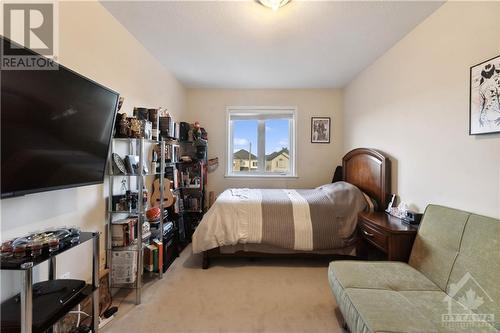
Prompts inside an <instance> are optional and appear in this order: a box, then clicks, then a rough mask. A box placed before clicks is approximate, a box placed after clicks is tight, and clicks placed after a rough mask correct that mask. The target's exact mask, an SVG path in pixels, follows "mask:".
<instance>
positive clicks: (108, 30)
mask: <svg viewBox="0 0 500 333" xmlns="http://www.w3.org/2000/svg"><path fill="white" fill-rule="evenodd" d="M59 21H60V25H59V32H60V34H59V48H60V50H59V51H60V52H59V53H60V58H59V59H60V62H61V63H62V64H64V65H65V66H67V67H69V68H71V69H73V70H76V71H77V72H79V73H81V74H83V75H85V76H87V77H89V78H91V79H93V80H95V81H97V82H99V83H101V84H103V85H105V86H108V87H110V88H112V89H113V90H115V91H118V92H119V93H120V94H121V95H122V96H124V97H125V103H124V105H123V108H122V111H127V112H130V113H131V112H132V108H133V106H136V105H141V106H148V107H157V106H166V107H168V109H169V111H170V112H172V113H173V114H174V115H175V116H176V117H182V115H183V113H184V110H185V99H186V95H185V90H184V87H183V86H182V85H181V84H180V83H179V82H178V81H177V80H176V79H175V78H174V77H173V76H172V74H171V73H170V72H168V71H167V70H165V69H164V68H163V67H162V66H161V65H160V64H159V62H158V61H157V60H156V59H154V58H153V57H152V56H151V55H150V54H149V53H148V52H147V51H146V50H145V49H144V47H143V46H142V45H141V44H140V43H139V42H138V41H137V40H136V39H135V38H134V37H133V36H132V35H131V34H130V33H129V32H128V31H127V30H126V29H125V28H124V27H123V26H122V25H121V24H120V23H119V22H118V21H116V19H115V18H114V17H113V16H112V15H110V14H109V13H108V11H107V10H106V9H104V7H103V6H102V5H101V4H100V3H98V2H61V3H60V7H59ZM106 189H107V185H106V184H104V185H96V186H85V187H80V188H74V189H66V190H59V191H52V192H46V193H40V194H33V195H28V196H24V197H19V198H13V199H5V200H2V201H0V204H1V238H2V239H8V238H9V237H14V236H17V235H22V234H23V233H26V232H29V231H34V230H40V229H43V228H46V227H49V226H64V225H68V226H70V225H76V226H78V227H80V228H82V229H83V230H99V231H101V232H102V231H103V230H104V223H105V218H106V214H105V210H106V207H105V197H106V196H107V194H106ZM103 239H104V237H102V238H101V240H103ZM89 253H92V252H91V247H90V246H81V248H77V249H74V250H73V251H70V252H69V254H64V255H62V256H61V257H60V258H61V259H60V260H59V262H58V274H59V275H61V274H63V273H65V272H71V278H81V279H89V278H90V277H91V266H90V265H91V261H90V260H91V259H90V258H89V256H88V254H89ZM101 257H104V243H103V242H101ZM84 258H85V259H84ZM46 272H47V268H46V267H42V268H41V269H40V270H37V271H36V274H35V278H36V279H46ZM18 279H19V275H17V274H16V273H11V272H4V271H3V272H2V275H1V292H2V294H1V297H2V299H5V298H6V297H8V296H10V295H12V294H14V293H15V292H16V290H18V287H19V282H18V281H17V280H18Z"/></svg>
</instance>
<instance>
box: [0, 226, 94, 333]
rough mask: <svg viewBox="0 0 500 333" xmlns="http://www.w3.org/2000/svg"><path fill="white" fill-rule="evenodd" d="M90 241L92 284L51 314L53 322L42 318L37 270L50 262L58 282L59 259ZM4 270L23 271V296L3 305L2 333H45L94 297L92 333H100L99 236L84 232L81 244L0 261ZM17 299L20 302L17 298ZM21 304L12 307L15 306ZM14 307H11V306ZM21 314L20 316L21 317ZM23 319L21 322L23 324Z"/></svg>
mask: <svg viewBox="0 0 500 333" xmlns="http://www.w3.org/2000/svg"><path fill="white" fill-rule="evenodd" d="M87 241H92V244H93V251H92V252H93V255H92V283H91V284H87V285H85V287H83V288H82V289H81V290H78V291H77V292H75V294H74V295H72V297H71V298H70V299H68V301H66V303H65V304H63V305H61V306H60V308H59V309H58V310H57V312H56V313H53V314H51V315H50V316H49V317H50V318H40V315H39V314H40V312H41V311H39V310H38V308H36V307H37V306H38V305H36V304H34V303H33V268H34V267H35V266H37V265H39V264H41V263H44V262H47V261H48V262H49V274H48V275H49V280H56V267H57V260H56V257H57V256H58V255H59V254H61V253H63V252H66V251H69V250H71V249H73V248H74V247H77V246H79V245H80V244H83V243H85V242H87ZM0 268H1V269H2V270H14V271H20V272H21V274H22V279H21V280H22V289H21V294H20V295H19V296H15V297H13V298H11V299H9V300H6V301H5V302H3V303H2V306H1V312H2V316H1V328H0V330H1V331H2V332H4V330H5V332H9V331H19V329H20V331H21V333H32V332H43V331H45V330H47V329H49V328H50V327H51V326H52V325H54V324H55V323H56V322H57V321H59V319H61V318H62V317H63V316H64V315H66V314H67V313H68V312H69V311H71V310H72V309H73V308H74V307H75V306H76V305H78V304H79V303H80V302H82V301H83V300H84V299H85V298H87V297H89V296H91V297H92V324H91V328H92V332H94V333H95V332H97V331H98V328H99V233H98V232H81V233H80V241H79V242H78V243H75V244H73V245H68V246H66V247H65V248H62V249H60V250H58V251H55V252H52V253H47V254H45V253H44V254H42V255H40V256H38V257H35V258H32V257H25V258H20V259H17V258H2V259H1V261H0ZM17 297H19V298H18V299H17V302H16V298H17ZM11 303H12V304H16V305H17V304H19V305H20V309H19V307H18V306H12V304H11ZM9 305H10V306H9ZM19 312H20V313H19ZM19 318H20V320H19Z"/></svg>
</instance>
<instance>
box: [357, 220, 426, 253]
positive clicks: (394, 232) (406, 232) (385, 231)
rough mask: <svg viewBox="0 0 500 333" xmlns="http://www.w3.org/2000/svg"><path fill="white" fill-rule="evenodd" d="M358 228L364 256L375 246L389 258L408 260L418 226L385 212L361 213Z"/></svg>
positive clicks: (361, 251) (361, 250)
mask: <svg viewBox="0 0 500 333" xmlns="http://www.w3.org/2000/svg"><path fill="white" fill-rule="evenodd" d="M358 228H359V232H360V234H361V237H362V241H361V242H360V245H359V247H358V251H359V253H361V254H362V255H361V256H363V255H364V254H366V251H370V247H371V246H374V247H376V248H378V249H379V250H381V251H382V252H383V253H385V254H386V257H387V260H397V261H405V262H408V259H409V257H410V253H411V248H412V246H413V241H414V240H415V236H416V235H417V230H418V227H417V226H411V225H406V224H403V223H402V222H401V220H400V219H398V218H397V217H394V216H391V215H389V214H387V213H385V212H373V213H360V214H359V218H358Z"/></svg>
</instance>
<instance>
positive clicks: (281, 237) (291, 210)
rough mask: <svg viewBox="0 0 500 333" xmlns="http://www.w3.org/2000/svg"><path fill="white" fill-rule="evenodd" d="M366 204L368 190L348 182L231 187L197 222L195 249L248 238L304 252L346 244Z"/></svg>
mask: <svg viewBox="0 0 500 333" xmlns="http://www.w3.org/2000/svg"><path fill="white" fill-rule="evenodd" d="M365 206H366V201H365V199H364V197H363V194H362V192H361V191H360V190H359V189H358V188H357V187H355V186H353V185H351V184H349V183H345V182H338V183H334V184H328V185H324V186H321V187H318V188H316V189H312V190H288V189H265V190H262V189H229V190H226V191H224V192H223V193H222V194H221V195H220V196H219V198H218V199H217V200H216V202H215V203H214V205H213V206H212V207H211V208H210V209H209V211H208V212H207V213H206V214H205V216H204V217H203V220H202V221H201V222H200V225H199V226H198V227H197V229H196V231H195V233H194V235H193V252H194V253H198V252H202V251H205V250H209V249H212V248H215V247H219V246H224V245H236V244H247V243H253V244H266V245H271V246H276V247H280V248H284V249H291V250H302V251H317V250H329V249H337V248H342V247H346V246H349V245H351V244H352V243H353V240H354V234H355V229H356V220H357V215H358V213H359V212H360V211H362V210H363V209H364V208H365Z"/></svg>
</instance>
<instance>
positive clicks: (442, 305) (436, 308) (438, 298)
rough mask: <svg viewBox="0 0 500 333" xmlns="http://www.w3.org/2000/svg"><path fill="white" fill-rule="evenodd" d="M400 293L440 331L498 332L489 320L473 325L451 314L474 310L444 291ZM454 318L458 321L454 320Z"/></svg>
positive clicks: (467, 312)
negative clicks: (465, 306)
mask: <svg viewBox="0 0 500 333" xmlns="http://www.w3.org/2000/svg"><path fill="white" fill-rule="evenodd" d="M399 294H400V295H401V296H403V297H404V298H406V299H407V300H408V302H410V303H411V304H412V309H413V311H416V312H418V313H420V314H421V315H423V316H425V317H426V318H427V319H428V320H430V321H431V322H432V323H433V324H434V325H435V326H436V327H437V328H438V331H439V332H443V333H448V332H450V333H451V332H455V333H456V332H464V333H465V332H471V333H472V332H474V333H476V332H477V333H498V331H497V330H496V329H495V328H494V327H493V326H492V325H491V324H490V323H488V322H484V321H483V322H481V323H474V324H473V325H471V323H470V322H466V321H464V322H461V321H460V318H457V317H453V316H450V315H449V314H450V313H451V314H452V315H457V314H464V315H465V314H467V315H471V314H473V312H472V311H470V310H469V309H466V308H464V307H463V306H462V305H461V304H460V303H459V302H457V301H456V300H454V299H453V298H451V297H448V295H447V294H446V293H444V292H443V291H401V292H400V293H399ZM454 318H456V319H457V320H458V321H454Z"/></svg>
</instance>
